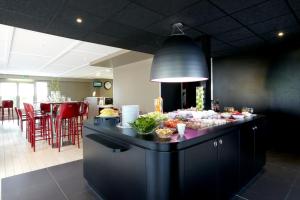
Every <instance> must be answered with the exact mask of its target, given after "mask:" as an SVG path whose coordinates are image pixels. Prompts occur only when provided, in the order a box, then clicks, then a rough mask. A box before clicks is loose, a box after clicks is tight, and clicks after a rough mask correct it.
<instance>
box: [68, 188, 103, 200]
mask: <svg viewBox="0 0 300 200" xmlns="http://www.w3.org/2000/svg"><path fill="white" fill-rule="evenodd" d="M68 198H69V199H70V200H83V199H84V200H103V199H102V198H100V197H99V196H98V195H97V194H96V193H95V192H94V191H92V190H91V189H90V190H87V191H84V192H81V193H77V194H73V195H71V196H68Z"/></svg>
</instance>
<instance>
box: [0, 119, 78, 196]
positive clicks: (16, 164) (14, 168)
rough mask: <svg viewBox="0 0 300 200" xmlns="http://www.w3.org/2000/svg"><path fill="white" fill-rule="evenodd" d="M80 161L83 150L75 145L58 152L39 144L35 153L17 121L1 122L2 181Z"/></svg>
mask: <svg viewBox="0 0 300 200" xmlns="http://www.w3.org/2000/svg"><path fill="white" fill-rule="evenodd" d="M81 146H82V145H81ZM80 159H82V148H80V149H78V148H77V146H73V145H69V146H65V147H63V148H62V150H61V152H58V150H57V149H53V148H51V146H50V145H48V144H47V143H46V142H44V141H43V142H37V149H36V152H33V150H32V148H31V147H30V144H29V143H28V142H27V140H26V138H25V133H24V132H23V133H22V132H21V131H20V129H19V127H18V125H17V121H14V122H13V121H4V123H3V124H2V123H1V122H0V179H1V178H5V177H9V176H14V175H17V174H22V173H25V172H29V171H34V170H38V169H42V168H46V167H49V166H54V165H59V164H63V163H68V162H71V161H75V160H80ZM0 185H1V183H0ZM0 192H1V190H0Z"/></svg>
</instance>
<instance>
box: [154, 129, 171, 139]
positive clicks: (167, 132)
mask: <svg viewBox="0 0 300 200" xmlns="http://www.w3.org/2000/svg"><path fill="white" fill-rule="evenodd" d="M155 132H156V134H157V136H158V137H159V138H161V139H171V136H172V135H173V133H174V130H172V129H169V128H159V129H156V130H155Z"/></svg>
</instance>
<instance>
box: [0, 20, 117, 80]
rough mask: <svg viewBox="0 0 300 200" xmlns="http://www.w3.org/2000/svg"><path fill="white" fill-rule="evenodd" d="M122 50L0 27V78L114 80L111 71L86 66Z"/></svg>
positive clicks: (9, 27)
mask: <svg viewBox="0 0 300 200" xmlns="http://www.w3.org/2000/svg"><path fill="white" fill-rule="evenodd" d="M118 51H122V49H119V48H114V47H109V46H105V45H100V44H93V43H89V42H83V41H78V40H73V39H68V38H63V37H58V36H54V35H49V34H45V33H39V32H35V31H29V30H25V29H21V28H15V27H11V26H6V25H1V24H0V74H16V75H31V76H51V77H65V78H87V79H96V78H113V69H108V68H105V67H95V66H90V65H89V63H91V62H93V61H94V60H97V59H101V58H103V57H105V56H108V55H111V54H114V53H116V52H118Z"/></svg>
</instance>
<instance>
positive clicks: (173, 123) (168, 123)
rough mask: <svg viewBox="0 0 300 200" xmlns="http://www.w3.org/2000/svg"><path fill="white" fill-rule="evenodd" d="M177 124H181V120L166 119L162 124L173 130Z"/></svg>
mask: <svg viewBox="0 0 300 200" xmlns="http://www.w3.org/2000/svg"><path fill="white" fill-rule="evenodd" d="M178 123H182V120H180V119H168V120H167V121H165V122H164V126H165V127H167V128H175V129H176V127H177V124H178Z"/></svg>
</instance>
